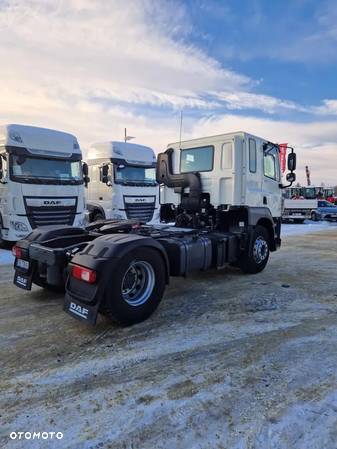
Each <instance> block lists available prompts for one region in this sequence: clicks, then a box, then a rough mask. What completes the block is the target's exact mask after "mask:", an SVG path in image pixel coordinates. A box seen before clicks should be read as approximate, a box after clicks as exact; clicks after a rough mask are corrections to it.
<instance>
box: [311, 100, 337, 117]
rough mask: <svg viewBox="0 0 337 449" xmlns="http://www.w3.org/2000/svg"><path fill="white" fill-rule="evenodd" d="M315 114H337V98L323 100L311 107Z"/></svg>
mask: <svg viewBox="0 0 337 449" xmlns="http://www.w3.org/2000/svg"><path fill="white" fill-rule="evenodd" d="M312 111H313V112H314V113H315V114H320V115H337V100H323V101H322V104H321V105H320V106H317V107H314V108H312Z"/></svg>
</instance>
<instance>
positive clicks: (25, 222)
mask: <svg viewBox="0 0 337 449" xmlns="http://www.w3.org/2000/svg"><path fill="white" fill-rule="evenodd" d="M81 161H82V154H81V149H80V147H79V144H78V142H77V139H76V137H74V136H72V135H71V134H67V133H64V132H60V131H55V130H51V129H45V128H38V127H33V126H24V125H5V126H1V127H0V239H1V240H2V241H4V242H15V241H17V240H20V239H22V238H23V237H25V236H26V235H28V234H29V233H30V232H31V231H32V230H33V229H35V228H37V227H43V226H47V225H69V226H76V227H81V226H83V225H84V209H85V199H84V186H83V183H84V182H86V181H87V180H88V179H87V177H86V175H85V174H84V175H83V170H82V162H81ZM84 172H85V173H86V169H85V168H84ZM83 176H84V179H83Z"/></svg>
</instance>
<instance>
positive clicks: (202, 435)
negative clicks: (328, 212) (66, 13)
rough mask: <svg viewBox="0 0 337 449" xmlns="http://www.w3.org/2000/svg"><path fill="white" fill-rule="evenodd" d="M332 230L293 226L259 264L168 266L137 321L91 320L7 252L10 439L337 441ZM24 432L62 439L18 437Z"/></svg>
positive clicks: (2, 305)
mask: <svg viewBox="0 0 337 449" xmlns="http://www.w3.org/2000/svg"><path fill="white" fill-rule="evenodd" d="M295 226H296V225H295ZM317 230H318V228H317ZM326 231H327V230H324V229H320V232H319V233H318V232H316V233H312V234H307V235H299V236H294V235H291V234H292V233H291V232H290V233H289V234H290V235H288V236H287V237H286V238H285V239H284V244H283V247H282V249H281V250H280V251H278V252H277V253H274V254H272V257H271V260H270V262H269V264H268V266H267V268H266V269H265V271H264V272H263V273H260V274H259V275H255V276H247V275H242V274H241V273H240V272H238V271H236V270H234V269H226V270H224V271H221V272H209V273H201V274H197V275H194V276H191V277H189V278H188V279H172V282H171V285H170V287H169V288H168V289H167V293H166V295H165V297H164V299H163V301H162V303H161V305H160V307H159V310H158V311H157V312H156V313H155V314H154V315H153V316H152V317H151V319H149V320H148V321H146V322H144V323H141V324H139V325H136V326H133V327H131V328H120V327H117V326H112V325H110V324H109V323H108V322H107V321H105V320H104V319H100V321H99V323H98V325H97V326H96V327H95V328H90V327H87V326H85V325H83V324H81V323H79V322H77V321H75V320H73V319H72V318H71V317H69V316H68V315H66V314H64V312H63V311H62V296H60V295H52V294H50V293H45V292H44V291H43V290H41V289H39V288H35V289H34V291H32V292H23V291H21V290H19V289H17V288H15V287H14V286H13V285H12V284H11V278H12V275H13V273H12V268H11V267H10V266H8V265H2V266H1V267H0V282H1V284H0V288H1V301H0V333H1V348H0V351H1V353H0V360H1V362H2V370H1V383H0V385H1V387H0V388H1V390H2V391H1V396H0V410H1V411H0V413H1V416H0V419H1V421H2V426H1V429H2V431H1V440H0V445H1V447H2V448H40V447H41V448H45V447H48V448H54V447H55V448H68V447H69V448H79V449H82V448H101V447H102V448H116V449H118V448H121V449H122V448H125V449H127V448H128V449H129V448H136V449H140V448H148V449H154V448H159V449H160V448H165V449H166V448H172V449H179V448H186V449H191V448H200V449H206V448H210V449H213V448H230V449H246V448H247V449H248V448H251V449H253V448H254V449H285V448H291V449H293V448H296V449H299V448H301V449H316V448H317V449H323V448H324V449H330V448H331V449H335V448H336V447H337V277H336V266H337V229H333V228H332V229H329V231H328V232H326ZM20 431H23V432H34V431H35V432H43V431H44V432H53V431H54V432H62V433H63V439H62V440H56V439H55V438H54V439H53V440H49V441H48V442H46V441H42V440H37V439H34V440H32V439H31V440H29V441H23V440H18V439H16V440H11V439H10V438H9V435H10V433H11V432H20Z"/></svg>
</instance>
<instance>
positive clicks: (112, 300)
mask: <svg viewBox="0 0 337 449" xmlns="http://www.w3.org/2000/svg"><path fill="white" fill-rule="evenodd" d="M142 270H144V272H143V271H142ZM147 270H149V271H148V272H147ZM111 275H112V276H113V279H111V283H109V284H108V285H107V287H106V289H105V294H104V299H103V302H102V305H101V307H100V312H101V313H102V314H103V315H105V316H107V317H109V318H110V319H111V320H112V321H116V322H118V323H119V324H121V325H123V326H130V325H132V324H135V323H139V322H141V321H144V320H146V319H147V318H148V317H149V316H150V315H152V313H153V312H154V311H155V310H156V308H157V307H158V305H159V303H160V301H161V299H162V297H163V294H164V290H165V284H166V273H165V265H164V261H163V259H162V256H161V255H160V253H159V252H158V251H156V250H155V249H153V248H148V247H145V248H137V249H135V250H133V251H131V252H130V253H128V254H126V255H125V256H124V257H123V258H122V259H121V260H120V262H119V263H118V267H117V269H116V270H115V271H114V272H113V273H111ZM153 276H154V277H153ZM143 278H144V279H145V280H144V281H143ZM137 282H140V283H141V284H138V285H137ZM132 283H133V284H132ZM130 284H132V286H130ZM151 284H152V288H151ZM140 285H141V286H140ZM147 286H148V288H149V289H148V291H147V292H146V288H147ZM123 287H124V290H123ZM138 287H139V289H138V291H137V288H138ZM132 288H134V290H135V291H136V293H135V295H134V297H132V295H131V293H132ZM143 291H144V292H145V293H144V294H143V297H142V292H143ZM130 292H131V293H130ZM137 295H138V296H137ZM137 298H139V299H138V302H139V304H137ZM142 298H143V302H142V301H141V300H142ZM144 298H146V299H145V300H144Z"/></svg>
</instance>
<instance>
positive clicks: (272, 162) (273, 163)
mask: <svg viewBox="0 0 337 449" xmlns="http://www.w3.org/2000/svg"><path fill="white" fill-rule="evenodd" d="M263 169H264V176H266V177H267V178H270V179H274V180H275V181H279V180H280V160H279V155H278V151H277V149H276V148H267V149H266V150H265V151H264V153H263Z"/></svg>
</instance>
